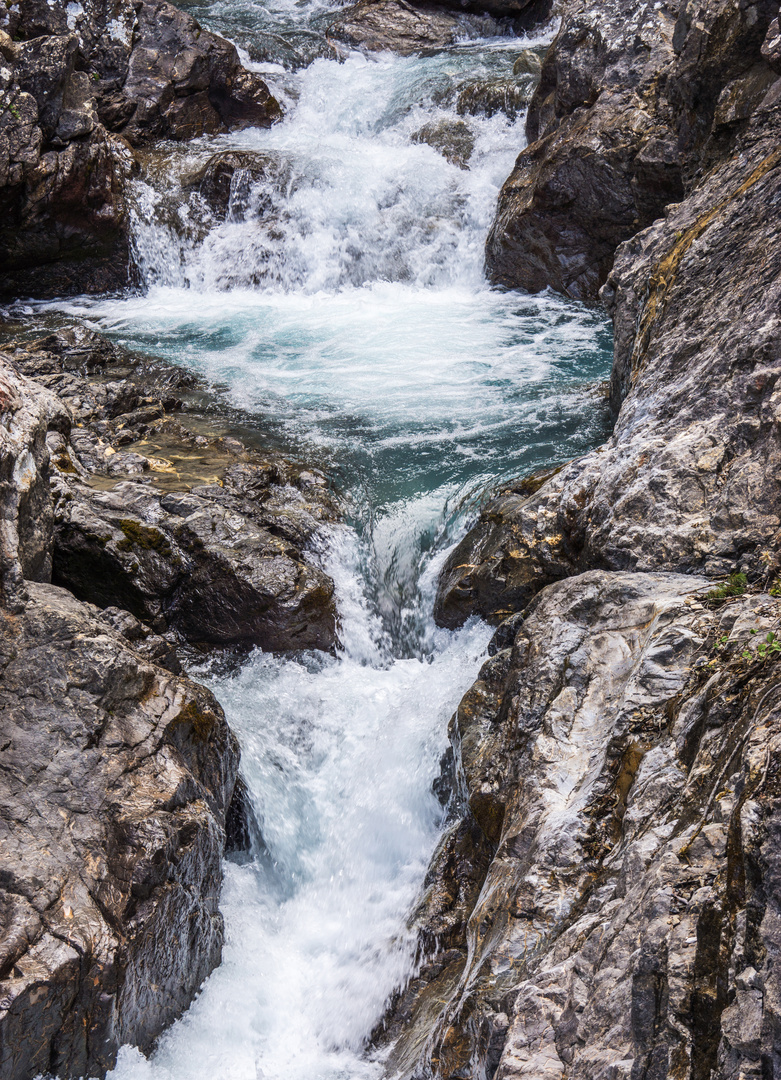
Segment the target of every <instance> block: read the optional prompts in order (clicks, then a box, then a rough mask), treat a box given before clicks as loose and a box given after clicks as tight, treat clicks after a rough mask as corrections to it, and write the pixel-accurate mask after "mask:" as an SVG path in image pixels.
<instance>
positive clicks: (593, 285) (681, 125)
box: [486, 0, 777, 298]
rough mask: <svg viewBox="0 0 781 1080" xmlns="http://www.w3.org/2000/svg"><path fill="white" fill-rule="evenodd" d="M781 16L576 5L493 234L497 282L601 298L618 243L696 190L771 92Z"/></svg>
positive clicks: (490, 255)
mask: <svg viewBox="0 0 781 1080" xmlns="http://www.w3.org/2000/svg"><path fill="white" fill-rule="evenodd" d="M776 14H777V9H776V7H775V5H774V4H771V3H768V4H759V5H751V6H742V5H740V4H731V5H730V4H728V5H725V4H722V3H720V2H713V3H706V4H705V5H701V7H700V8H698V9H697V12H696V13H695V11H694V8H693V7H692V6H691V5H688V4H685V3H682V4H680V5H678V4H676V3H669V4H659V5H651V4H642V3H635V2H633V0H630V2H628V3H621V4H616V5H611V6H609V7H605V6H604V5H596V4H588V3H586V4H573V5H570V6H568V7H567V8H566V9H565V11H564V15H563V19H562V25H561V28H560V30H559V33H558V35H557V37H556V39H555V41H554V43H553V45H552V47H551V49H550V50H549V52H548V55H547V56H546V59H545V62H544V65H543V68H542V74H541V81H540V85H539V87H538V89H537V91H536V93H535V97H534V100H533V101H532V104H531V106H530V109H529V115H528V120H527V134H528V140H529V146H528V147H527V149H526V150H524V151H523V152H522V153H521V155H520V156H519V158H518V161H517V163H516V166H515V169H514V171H513V173H512V174H511V176H510V177H509V178H508V180H507V181H506V183H505V185H504V188H503V189H502V193H501V195H500V199H499V207H498V211H497V216H496V219H495V221H494V225H493V227H492V229H491V233H490V235H489V237H488V241H487V246H486V261H487V268H488V272H489V274H490V275H491V277H492V278H493V280H494V281H496V282H498V283H501V284H504V285H509V286H511V287H521V288H524V289H528V290H530V291H532V292H536V291H539V290H540V289H544V288H546V287H547V286H551V287H553V288H554V289H556V290H558V291H560V292H564V293H566V294H567V295H569V296H573V297H577V298H590V297H595V296H596V294H597V292H598V290H599V288H600V286H601V285H602V284H603V283H604V281H605V279H606V277H607V275H608V272H609V270H610V267H611V264H612V261H613V255H614V253H615V250H616V248H617V247H618V245H619V244H620V243H622V242H623V241H625V240H628V239H629V238H630V237H631V236H632V235H634V234H635V233H636V232H638V231H639V230H641V229H643V228H644V227H646V226H647V225H650V224H651V222H652V221H653V220H654V219H655V218H657V217H659V216H660V215H661V213H662V212H663V210H664V207H665V206H666V205H667V204H668V203H675V202H678V201H680V200H681V199H682V198H683V197H684V195H686V194H687V193H688V192H689V191H691V190H692V187H693V186H694V184H696V182H697V180H698V178H699V177H700V176H701V175H702V173H703V172H704V171H706V170H707V169H708V168H710V167H711V166H712V165H713V164H714V163H715V162H716V161H718V160H719V158H720V157H721V156H722V155H723V153H724V152H725V150H729V148H730V146H731V145H732V143H733V142H734V139H735V138H736V137H737V136H738V135H739V134H740V133H741V130H742V129H744V128H745V126H746V124H747V122H748V120H749V117H750V116H751V115H752V113H753V111H754V109H755V108H756V107H757V106H758V104H759V103H760V102H761V101H762V100H763V99H764V98H765V97H766V96H767V94H768V92H769V91H770V87H771V85H772V83H773V82H774V80H775V77H776V73H775V71H774V69H773V68H772V66H771V64H770V63H769V62H768V59H767V58H766V57H765V55H764V54H763V53H762V45H763V40H764V38H765V35H766V32H767V30H768V26H769V23H770V20H771V19H772V18H773V16H774V15H776ZM766 52H767V50H766ZM768 55H769V53H768Z"/></svg>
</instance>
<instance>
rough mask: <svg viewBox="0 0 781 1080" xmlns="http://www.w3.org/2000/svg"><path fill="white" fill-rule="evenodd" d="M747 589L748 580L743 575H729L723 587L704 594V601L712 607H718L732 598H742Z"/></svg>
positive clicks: (720, 586)
mask: <svg viewBox="0 0 781 1080" xmlns="http://www.w3.org/2000/svg"><path fill="white" fill-rule="evenodd" d="M747 588H748V578H747V577H746V575H745V574H730V576H729V577H728V578H727V580H726V581H725V582H724V584H723V585H719V587H718V588H717V589H711V591H710V592H709V593H706V594H705V599H706V600H707V602H708V603H709V604H710V605H711V606H712V607H718V606H719V604H724V603H726V601H727V600H731V599H732V598H733V597H734V596H743V594H744V593H745V591H746V589H747Z"/></svg>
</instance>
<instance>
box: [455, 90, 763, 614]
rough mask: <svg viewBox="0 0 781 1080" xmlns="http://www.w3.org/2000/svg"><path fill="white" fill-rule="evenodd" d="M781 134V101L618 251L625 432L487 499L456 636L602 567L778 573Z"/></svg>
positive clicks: (458, 593)
mask: <svg viewBox="0 0 781 1080" xmlns="http://www.w3.org/2000/svg"><path fill="white" fill-rule="evenodd" d="M778 123H779V116H778V106H777V105H776V104H775V101H774V97H773V91H772V89H771V91H769V93H768V102H767V104H766V105H764V106H762V107H761V108H759V109H757V110H756V111H755V113H754V116H753V119H752V121H751V124H750V126H749V128H748V129H747V131H746V133H745V135H744V136H743V137H742V139H741V140H740V141H739V142H738V143H737V145H736V147H735V151H734V153H733V154H731V155H730V156H729V157H728V158H727V160H726V161H725V162H724V163H723V164H722V165H721V166H720V167H718V168H716V169H714V170H713V171H712V172H711V173H710V174H709V175H708V177H707V178H706V179H705V180H703V182H702V183H701V184H700V185H699V187H697V188H696V189H695V190H694V191H693V193H692V195H691V196H690V197H689V198H688V199H687V200H685V201H684V202H682V203H681V204H680V205H679V206H677V207H674V208H671V209H670V211H669V213H668V216H667V217H666V218H665V219H660V220H659V221H658V222H657V223H656V224H655V225H653V226H651V227H650V228H649V229H648V230H646V231H644V232H642V233H640V234H638V236H636V237H635V238H634V239H633V240H631V241H629V242H628V243H627V244H626V245H624V246H623V247H622V248H621V249H620V250H619V253H618V255H617V258H616V263H615V267H614V268H613V270H612V272H611V276H610V279H609V284H608V285H607V286H606V288H605V291H604V292H603V294H602V295H603V298H604V299H605V301H606V302H607V304H608V306H609V308H610V310H611V311H612V314H613V320H614V326H615V360H614V366H613V373H612V379H611V386H612V400H613V405H614V407H615V408H616V409H618V408H619V406H620V412H619V415H618V420H617V422H616V426H615V431H614V433H613V436H612V438H611V439H610V440H609V441H608V443H607V444H606V445H605V446H603V447H600V448H599V449H597V450H595V451H593V452H592V453H590V454H588V455H586V456H585V457H583V458H581V459H579V460H577V461H575V462H571V463H570V464H568V465H566V466H564V467H563V468H562V469H561V470H560V471H558V472H557V474H556V475H555V476H553V477H552V478H551V479H550V480H548V481H547V483H545V484H544V485H543V486H542V487H541V488H540V489H539V490H538V491H537V492H535V493H533V494H516V493H510V494H505V495H499V496H498V497H497V498H495V499H494V500H493V501H492V502H490V503H489V504H488V506H487V507H486V509H485V511H484V512H483V514H482V515H481V518H480V521H479V522H478V523H477V525H476V526H475V527H474V529H473V530H472V531H471V532H470V533H469V534H468V536H467V537H466V538H465V539H464V541H463V542H462V543H461V544H460V545H459V547H458V548H457V549H456V551H455V552H454V553H453V554H452V555H451V557H450V558H449V559H448V561H447V563H446V565H445V568H444V571H443V575H442V579H441V583H440V591H439V595H438V601H437V618H438V619H439V620H440V621H441V622H442V623H443V624H444V625H448V626H453V625H457V624H458V623H459V622H461V621H463V619H464V618H465V617H466V616H467V615H468V614H469V613H470V612H471V611H475V610H476V611H480V612H481V613H483V614H484V615H486V616H487V617H490V618H492V619H494V621H498V620H500V619H501V618H502V617H504V615H506V614H509V613H510V612H512V611H517V610H520V609H521V608H523V607H524V606H525V605H526V604H527V603H528V601H529V600H530V599H531V597H532V596H533V595H534V593H535V592H536V591H537V590H538V589H540V588H541V587H542V586H543V585H545V584H547V583H548V582H550V581H555V580H557V579H559V578H562V577H566V576H568V575H571V574H575V573H579V572H580V571H583V570H586V569H588V568H589V567H605V568H609V569H613V570H655V569H668V570H676V571H684V572H702V573H705V574H708V575H711V576H724V575H726V574H729V573H730V572H732V571H734V570H737V569H739V570H742V571H744V572H746V573H748V574H749V576H750V577H752V579H755V580H760V581H761V580H766V579H768V575H770V574H771V573H772V572H773V569H774V567H776V566H777V565H778V561H779V544H780V542H781V534H780V533H779V526H780V525H781V519H780V518H779V510H778V508H779V505H780V504H781V503H780V500H781V490H780V489H779V479H778V478H779V475H781V474H780V473H779V469H780V468H781V460H780V459H779V448H778V443H777V438H776V427H777V416H776V413H777V410H778V405H777V397H778V389H777V386H778V378H779V374H781V368H779V363H778V357H779V322H778V316H777V305H778V303H779V300H778V296H779V290H780V289H781V259H780V258H779V254H778V253H779V250H780V249H779V241H780V240H781V236H780V235H779V227H780V226H779V222H778V220H777V217H776V216H775V215H768V213H767V207H768V206H769V205H773V204H774V203H775V200H777V199H778V198H779V197H780V193H781V170H779V167H778V161H779V154H778V134H777V131H778ZM760 253H761V254H760ZM738 316H739V319H740V332H739V333H736V331H735V319H736V317H738Z"/></svg>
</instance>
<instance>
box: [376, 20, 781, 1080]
mask: <svg viewBox="0 0 781 1080" xmlns="http://www.w3.org/2000/svg"><path fill="white" fill-rule="evenodd" d="M770 14H771V13H770V12H769V11H768V10H767V9H764V8H761V7H760V8H752V12H751V13H750V14H749V13H748V11H747V9H745V8H743V7H740V6H739V5H732V6H730V5H727V6H724V5H718V4H713V5H711V4H707V5H705V6H704V7H700V8H698V9H697V11H696V12H695V11H694V9H692V8H691V7H690V6H688V5H681V7H680V10H678V9H677V8H673V7H666V6H664V5H661V6H658V5H657V6H654V7H653V8H652V7H651V6H644V7H640V6H634V7H632V8H631V10H630V9H629V8H628V7H627V8H623V9H619V8H613V9H611V10H610V11H606V10H604V9H602V8H598V7H597V6H596V5H577V6H573V7H572V8H570V9H569V10H568V11H565V13H564V17H563V21H562V28H561V31H560V33H559V36H558V38H557V40H556V42H555V43H554V46H553V47H552V49H551V50H550V52H549V53H548V55H547V57H546V60H545V63H544V66H543V71H542V78H541V83H540V86H539V88H538V90H537V92H536V94H535V98H534V101H533V102H532V106H531V109H530V113H529V122H528V123H529V135H530V140H532V141H531V145H530V146H529V148H528V150H527V151H525V152H524V154H523V155H521V158H519V161H518V164H517V166H516V170H515V172H514V174H513V176H512V177H511V178H510V180H509V181H508V184H507V185H506V186H505V189H504V191H503V194H502V196H501V199H500V207H499V216H498V218H497V222H496V223H495V226H494V230H493V232H492V235H491V237H490V238H489V247H488V261H489V267H491V268H492V272H493V273H494V274H495V276H496V278H497V280H502V281H504V282H506V283H508V284H516V285H522V286H523V287H525V288H529V289H537V288H542V287H545V286H548V285H552V286H553V287H554V288H556V289H559V290H561V291H563V292H567V293H569V294H570V295H573V296H585V297H588V296H594V295H595V294H596V292H597V290H598V289H599V288H600V286H601V285H602V283H603V282H604V285H603V287H602V290H601V293H600V296H601V299H602V300H603V302H604V303H605V304H606V305H607V307H608V309H609V311H610V312H611V314H612V317H613V323H614V331H615V354H614V365H613V371H612V376H611V390H610V392H611V402H612V405H613V409H614V412H615V414H616V416H617V419H616V425H615V429H614V433H613V435H612V437H611V438H610V440H609V441H608V442H607V443H606V444H605V445H604V446H602V447H599V448H598V449H597V450H595V451H593V452H592V453H590V454H587V455H586V456H584V457H582V458H580V459H577V460H575V461H571V462H568V463H565V464H563V465H559V466H558V467H556V468H552V469H550V470H549V471H548V472H547V474H540V475H538V476H536V477H529V478H526V479H525V480H521V481H518V482H515V483H511V484H507V485H506V486H505V487H504V488H503V489H501V490H500V491H499V492H497V493H496V494H495V495H494V496H493V497H492V498H491V499H490V501H488V502H487V503H486V505H485V508H484V510H483V512H482V513H481V515H480V519H479V521H478V522H477V524H476V525H475V526H474V527H473V529H471V530H470V532H469V533H468V534H467V536H466V537H465V538H464V540H463V541H462V543H461V544H460V545H459V546H458V547H457V548H456V549H455V550H454V552H453V553H452V554H451V556H450V557H449V558H448V560H447V562H446V564H445V567H444V570H443V573H442V576H441V579H440V585H439V592H438V597H437V606H436V615H437V619H438V621H440V622H441V623H442V624H443V625H446V626H451V627H453V626H457V625H459V624H460V623H462V622H463V621H464V620H465V618H467V617H468V616H469V615H470V614H474V613H475V612H479V613H480V614H481V615H483V616H484V617H486V618H488V619H489V620H491V621H493V622H494V623H497V624H499V625H498V629H497V633H496V636H495V639H494V643H493V646H492V648H491V650H489V651H490V652H491V654H492V657H491V659H490V660H489V661H488V662H487V664H486V665H485V667H484V668H483V670H482V672H481V673H480V678H479V679H478V681H477V682H476V683H475V685H474V686H473V688H472V689H471V690H470V691H469V692H468V693H467V695H466V697H465V698H464V700H463V701H462V703H461V706H460V707H459V710H458V712H457V714H456V716H455V717H454V720H453V725H452V732H451V734H452V741H453V752H452V759H453V761H454V762H456V763H457V769H456V772H455V784H454V796H453V798H454V803H453V805H454V808H455V810H454V815H455V816H454V822H453V824H451V826H450V832H449V834H448V835H449V836H450V837H452V838H453V840H452V841H451V842H450V846H448V843H447V842H445V843H444V844H443V847H442V848H441V849H440V851H439V852H438V853H437V855H436V856H435V859H434V861H433V863H432V865H431V867H430V869H429V875H428V879H427V892H426V893H425V895H424V897H423V899H422V904H421V908H420V909H419V911H418V912H417V915H416V917H417V919H418V927H419V935H420V938H419V940H420V942H421V955H422V957H423V959H422V962H421V969H420V972H419V973H418V978H417V979H416V980H413V981H412V982H411V983H410V985H409V987H408V988H407V990H406V993H405V994H404V995H401V996H400V998H399V1002H398V1006H397V1009H398V1011H394V1008H392V1009H391V1010H390V1012H389V1016H388V1020H387V1028H386V1032H385V1034H384V1036H383V1035H381V1036H380V1037H379V1038H380V1041H382V1039H383V1038H386V1039H388V1040H389V1041H391V1042H392V1041H394V1040H398V1041H397V1042H396V1044H395V1046H394V1048H393V1050H392V1059H393V1060H394V1062H395V1063H396V1064H397V1065H398V1068H399V1071H400V1072H401V1074H402V1075H408V1076H421V1075H424V1074H425V1073H426V1071H427V1070H431V1071H433V1073H434V1075H436V1076H442V1077H456V1076H458V1077H478V1076H479V1077H486V1078H491V1077H497V1078H500V1080H504V1078H507V1080H509V1078H516V1077H529V1078H531V1077H534V1078H535V1080H539V1078H547V1077H550V1078H553V1077H556V1078H559V1077H564V1076H566V1077H568V1078H569V1077H573V1078H575V1077H577V1078H581V1077H582V1078H583V1080H586V1078H588V1080H593V1078H595V1077H604V1078H607V1077H611V1078H617V1077H626V1078H627V1080H638V1078H640V1077H673V1076H675V1077H679V1076H681V1077H683V1076H685V1077H689V1078H704V1077H709V1078H710V1080H722V1078H725V1080H726V1078H728V1077H729V1078H732V1077H738V1076H741V1077H749V1076H756V1077H759V1076H764V1075H769V1074H770V1073H771V1072H774V1071H777V1070H778V1066H779V1054H778V1046H779V1034H778V1029H779V1013H778V1007H777V1001H778V989H777V987H776V985H775V978H776V971H777V969H778V957H779V950H780V949H781V941H779V938H778V934H777V913H776V910H775V905H776V901H775V892H776V887H775V881H776V877H777V874H778V867H777V862H778V852H777V842H776V831H777V825H776V817H777V812H778V807H777V792H776V788H775V781H774V779H773V776H774V773H775V765H774V764H773V761H774V755H775V754H776V753H777V740H778V724H779V708H781V697H780V696H779V685H781V684H779V679H778V672H777V670H776V667H775V665H776V662H777V657H778V656H779V655H780V654H781V647H780V646H779V644H778V635H779V632H780V631H781V606H780V604H779V600H778V599H777V597H776V595H770V594H769V592H768V591H767V590H768V589H769V590H770V592H772V593H773V594H777V593H779V592H780V591H781V590H780V589H779V585H778V574H779V566H780V565H781V551H780V544H779V541H780V540H781V532H780V531H779V526H780V525H781V521H780V520H779V516H778V508H779V505H780V500H779V496H780V495H781V492H779V489H778V474H779V461H778V454H779V444H778V420H777V417H776V415H775V408H776V405H775V403H776V396H777V389H776V387H777V384H778V382H777V381H778V377H779V374H781V360H780V359H779V355H780V354H779V339H778V289H779V280H780V279H781V265H780V264H779V261H778V259H777V258H776V251H777V248H778V239H779V238H778V236H777V228H778V220H777V218H778V215H777V214H776V213H775V209H772V210H771V209H770V208H771V207H772V208H775V206H776V204H777V202H778V199H779V177H781V172H779V161H781V158H780V157H779V152H778V136H779V127H778V125H779V109H778V104H777V101H778V97H779V85H780V84H779V83H778V80H777V74H778V70H779V65H778V60H777V58H776V56H775V51H774V50H775V44H776V42H777V39H778V30H777V24H776V23H775V22H773V23H771V22H770ZM622 19H624V21H625V25H624V26H623V27H622V25H621V20H622ZM533 140H536V141H533ZM676 184H678V185H679V188H678V194H677V195H676V194H675V185H676ZM654 199H656V200H657V202H656V203H655V204H654V202H653V200H654ZM503 215H504V216H503ZM653 219H655V220H653ZM651 222H652V223H651ZM644 225H646V226H647V227H645V228H643V226H644ZM622 241H623V242H622ZM736 574H741V575H744V576H741V577H735V576H734V575H736ZM728 575H733V576H730V577H728ZM719 587H720V588H719ZM714 589H718V592H717V596H715V597H713V598H711V599H709V598H708V597H709V595H710V594H712V593H713V592H714ZM747 589H748V592H747ZM744 593H745V595H740V594H744ZM475 828H477V829H478V830H479V831H478V832H477V833H475V832H474V830H475ZM467 832H468V834H469V835H470V836H474V837H476V839H475V840H472V842H471V844H470V847H469V852H468V855H467V856H464V855H463V854H462V855H461V857H460V861H459V858H456V857H454V854H455V852H456V851H459V852H464V850H465V849H464V848H463V845H459V844H458V843H457V842H456V839H455V838H456V837H458V836H459V835H465V834H466V833H467ZM473 896H474V897H476V899H475V900H474V902H473V903H472V901H471V897H473ZM470 903H472V908H471V913H470V914H465V912H466V909H468V907H469V904H470ZM465 920H466V921H465ZM463 927H465V929H461V928H463ZM459 934H460V935H461V936H460V938H459ZM438 935H439V936H438ZM438 956H441V957H442V958H443V960H444V958H447V963H443V965H442V966H441V967H438V966H437V957H438Z"/></svg>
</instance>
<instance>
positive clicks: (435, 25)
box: [327, 0, 502, 56]
mask: <svg viewBox="0 0 781 1080" xmlns="http://www.w3.org/2000/svg"><path fill="white" fill-rule="evenodd" d="M501 32H502V27H501V26H500V25H499V24H498V23H497V22H496V19H494V18H493V17H492V16H491V15H479V14H476V15H470V14H465V13H464V12H463V11H457V10H449V9H448V8H446V7H439V6H437V5H435V4H425V3H422V4H417V3H416V4H410V3H407V0H359V2H358V3H357V4H352V5H351V6H350V7H346V8H343V9H342V10H341V11H340V12H339V17H338V18H337V19H335V20H334V21H333V22H332V23H331V24H330V26H329V27H328V32H327V36H328V39H329V41H331V42H332V43H333V44H334V47H335V48H336V49H337V51H339V50H338V46H339V43H341V44H343V45H347V46H349V47H350V48H362V49H366V50H368V51H370V52H382V51H384V50H387V51H388V52H395V53H400V54H401V55H402V56H408V55H410V54H412V53H416V52H420V51H421V50H425V49H435V48H444V47H445V46H447V45H454V44H455V43H456V42H457V41H458V40H459V39H460V38H462V37H464V36H465V35H468V34H469V35H471V36H474V37H478V36H491V35H494V34H498V33H501Z"/></svg>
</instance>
